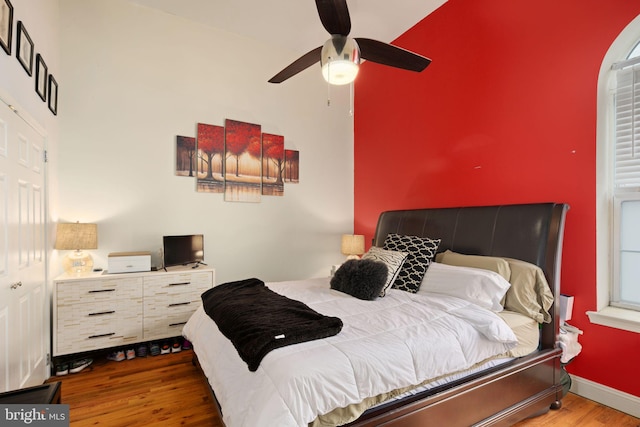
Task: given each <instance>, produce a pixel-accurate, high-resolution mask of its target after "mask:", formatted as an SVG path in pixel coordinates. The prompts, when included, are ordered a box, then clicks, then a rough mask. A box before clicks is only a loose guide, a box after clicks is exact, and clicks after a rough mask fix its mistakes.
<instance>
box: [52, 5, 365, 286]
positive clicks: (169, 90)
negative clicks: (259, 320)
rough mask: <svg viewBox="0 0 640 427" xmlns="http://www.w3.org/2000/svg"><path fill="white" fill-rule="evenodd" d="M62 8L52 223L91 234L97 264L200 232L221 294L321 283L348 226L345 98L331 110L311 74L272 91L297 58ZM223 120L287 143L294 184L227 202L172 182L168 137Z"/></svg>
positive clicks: (183, 28) (123, 14) (219, 35)
mask: <svg viewBox="0 0 640 427" xmlns="http://www.w3.org/2000/svg"><path fill="white" fill-rule="evenodd" d="M60 5H61V9H60V19H61V27H60V28H61V57H62V69H63V73H64V76H65V84H64V86H62V85H61V103H60V113H59V116H60V119H61V127H60V150H59V158H60V160H59V164H58V170H57V175H58V178H59V182H60V197H59V210H58V212H57V214H58V217H59V219H60V220H61V221H81V222H97V223H98V233H99V249H98V250H97V251H94V252H93V255H94V258H95V259H96V264H97V265H99V266H102V267H106V259H107V255H108V253H109V252H116V251H130V250H151V251H153V252H154V253H157V251H158V249H159V248H160V246H161V243H162V236H163V235H171V234H191V233H203V234H204V235H205V256H206V260H207V261H208V263H209V264H210V265H212V266H214V267H215V268H216V276H217V277H216V279H217V280H216V281H217V282H218V283H221V282H225V281H229V280H236V279H242V278H246V277H259V278H262V279H264V280H266V281H270V280H284V279H293V278H300V277H313V276H320V275H326V274H328V272H329V269H330V266H331V265H332V264H335V263H337V262H339V261H340V260H341V259H342V255H340V253H339V241H340V234H342V233H344V232H351V231H352V228H353V127H352V126H353V125H352V117H351V116H350V115H349V95H348V89H346V88H342V89H340V90H335V89H332V107H331V108H328V107H327V105H326V97H327V88H326V86H325V84H323V80H322V77H321V76H320V72H319V67H318V69H315V68H312V69H309V70H306V71H305V72H303V73H301V74H300V75H298V76H296V77H295V78H293V79H291V80H289V81H287V82H285V83H283V84H281V85H273V84H270V83H267V80H268V79H269V78H270V77H271V76H272V75H273V74H275V73H276V72H277V71H279V70H280V69H281V68H282V67H284V66H285V65H286V64H288V63H289V62H291V61H292V60H293V59H295V57H296V54H297V53H295V52H285V51H279V50H277V49H275V48H274V47H272V46H267V45H263V44H261V42H260V41H256V40H249V39H245V38H242V37H239V36H236V35H233V34H230V33H226V32H222V31H219V30H216V29H214V28H210V27H206V26H203V25H201V24H197V23H195V22H191V21H188V20H185V19H183V18H179V17H175V16H172V15H169V14H166V13H163V12H160V11H157V10H154V9H150V8H146V7H142V6H138V5H134V4H131V3H129V2H128V1H124V0H60ZM63 91H64V92H63ZM63 93H64V97H63V98H62V94H63ZM226 118H229V119H235V120H240V121H246V122H249V123H255V124H260V125H262V131H263V132H269V133H275V134H278V135H284V137H285V147H286V148H289V149H294V150H299V151H300V169H301V171H300V183H299V184H286V185H285V195H284V197H267V196H263V197H262V201H261V202H260V203H234V202H225V201H224V200H223V196H222V195H221V194H206V193H197V192H196V191H195V183H194V181H193V180H192V179H191V178H186V177H176V176H174V164H175V162H174V156H175V151H174V146H175V137H176V135H187V136H195V128H196V123H198V122H203V123H209V124H213V125H220V126H223V125H224V120H225V119H226ZM55 267H56V266H53V268H55Z"/></svg>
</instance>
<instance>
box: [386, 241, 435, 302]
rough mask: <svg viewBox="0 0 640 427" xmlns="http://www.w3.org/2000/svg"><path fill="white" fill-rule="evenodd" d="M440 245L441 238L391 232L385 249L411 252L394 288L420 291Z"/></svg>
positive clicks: (413, 291) (414, 291) (412, 291)
mask: <svg viewBox="0 0 640 427" xmlns="http://www.w3.org/2000/svg"><path fill="white" fill-rule="evenodd" d="M438 245H440V239H430V238H428V237H418V236H404V235H400V234H395V233H389V234H388V235H387V238H386V239H385V240H384V249H387V250H390V251H397V252H406V253H408V254H409V255H408V256H407V259H406V260H405V262H404V264H403V265H402V268H401V269H400V272H399V273H398V277H397V278H396V280H395V282H394V283H393V288H396V289H401V290H403V291H407V292H411V293H416V292H418V289H420V285H421V284H422V278H423V277H424V274H425V273H426V272H427V268H429V264H431V261H432V260H433V258H434V257H435V255H436V251H437V250H438Z"/></svg>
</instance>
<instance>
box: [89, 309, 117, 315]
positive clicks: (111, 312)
mask: <svg viewBox="0 0 640 427" xmlns="http://www.w3.org/2000/svg"><path fill="white" fill-rule="evenodd" d="M113 313H115V311H114V310H111V311H99V312H97V313H89V316H102V315H103V314H113Z"/></svg>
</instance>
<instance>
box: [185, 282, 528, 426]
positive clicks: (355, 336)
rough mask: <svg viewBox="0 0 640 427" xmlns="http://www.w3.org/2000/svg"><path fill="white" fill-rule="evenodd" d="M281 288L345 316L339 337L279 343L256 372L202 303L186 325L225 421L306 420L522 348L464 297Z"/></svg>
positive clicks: (311, 285)
mask: <svg viewBox="0 0 640 427" xmlns="http://www.w3.org/2000/svg"><path fill="white" fill-rule="evenodd" d="M268 286H269V287H270V288H271V289H273V290H274V291H276V292H278V293H281V294H284V295H286V296H288V297H290V298H293V299H297V300H300V301H302V302H304V303H306V304H307V305H309V306H310V307H311V308H313V309H314V310H316V311H318V312H319V313H322V314H325V315H328V316H337V317H339V318H340V319H342V321H343V323H344V327H343V329H342V331H341V332H340V333H339V334H338V335H336V336H333V337H330V338H326V339H322V340H316V341H311V342H307V343H302V344H296V345H292V346H288V347H284V348H280V349H277V350H274V351H272V352H270V353H269V354H267V356H266V357H265V358H264V359H263V360H262V362H261V364H260V367H259V368H258V370H257V371H256V372H250V371H249V369H248V368H247V365H246V364H245V363H244V362H243V361H242V360H241V359H240V357H239V356H238V353H237V352H236V350H235V348H234V347H233V345H232V344H231V342H230V341H229V340H227V339H226V338H225V337H224V336H223V335H222V334H221V333H220V332H219V330H218V328H217V327H216V325H215V323H214V322H213V321H212V320H211V319H210V318H209V317H208V316H207V314H206V313H205V312H204V310H203V309H202V307H200V308H199V309H198V311H197V312H196V313H195V314H194V315H193V317H192V318H191V319H190V320H189V322H188V323H187V324H186V325H185V327H184V331H183V333H184V335H185V337H186V338H187V339H189V340H190V341H192V342H193V344H194V349H195V350H196V353H197V355H198V359H199V361H200V364H201V366H202V369H203V371H204V372H205V374H206V375H207V377H208V379H209V383H210V384H211V387H212V388H213V389H214V391H215V393H216V397H217V399H218V401H219V402H220V405H221V407H222V412H223V418H224V423H225V424H226V426H227V427H240V426H245V427H249V426H250V427H259V426H279V427H287V426H306V425H307V424H308V423H309V422H311V421H313V420H314V419H315V418H316V417H317V416H318V415H321V414H325V413H328V412H330V411H331V410H333V409H335V408H338V407H345V406H347V405H350V404H353V403H358V402H360V401H362V400H363V399H364V398H365V397H370V396H376V395H378V394H380V393H385V392H389V391H391V390H395V389H399V388H403V387H407V386H411V385H415V384H419V383H421V382H423V381H425V380H428V379H431V378H435V377H438V376H441V375H445V374H448V373H452V372H455V371H459V370H463V369H467V368H470V367H471V366H473V365H474V364H476V363H478V362H480V361H483V360H484V359H487V358H489V357H492V356H494V355H497V354H502V353H504V352H506V351H508V350H509V349H511V348H512V347H514V346H515V345H516V342H517V340H516V337H515V335H514V334H513V332H512V331H511V329H509V327H508V326H507V325H506V323H504V321H503V320H502V319H500V317H499V316H497V315H496V314H495V313H493V312H491V311H488V310H485V309H483V308H480V307H478V306H476V305H474V304H472V303H470V302H467V301H465V300H462V299H458V298H454V297H449V296H444V295H438V294H427V295H415V294H410V293H407V292H404V291H399V290H395V289H392V290H390V291H389V292H388V293H387V295H386V296H385V297H384V298H379V299H377V300H375V301H362V300H358V299H356V298H353V297H351V296H349V295H347V294H343V293H341V292H338V291H334V290H331V289H330V288H329V279H328V278H322V279H310V280H305V281H294V282H280V283H270V284H268Z"/></svg>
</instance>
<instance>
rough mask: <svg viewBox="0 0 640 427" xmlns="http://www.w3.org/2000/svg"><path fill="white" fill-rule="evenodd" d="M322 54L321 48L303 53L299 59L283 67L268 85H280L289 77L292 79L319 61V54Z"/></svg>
mask: <svg viewBox="0 0 640 427" xmlns="http://www.w3.org/2000/svg"><path fill="white" fill-rule="evenodd" d="M321 52H322V46H320V47H317V48H315V49H313V50H312V51H310V52H307V53H305V54H304V55H302V56H301V57H300V58H298V59H296V60H295V61H293V62H292V63H291V64H290V65H288V66H287V67H285V69H284V70H282V71H280V72H279V73H278V74H276V75H275V76H273V77H271V79H270V80H269V83H282V82H283V81H285V80H287V79H288V78H289V77H293V76H295V75H296V74H298V73H299V72H301V71H304V70H306V69H307V68H309V67H311V66H312V65H313V64H315V63H316V62H318V61H320V53H321Z"/></svg>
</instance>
